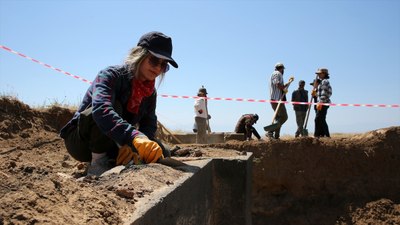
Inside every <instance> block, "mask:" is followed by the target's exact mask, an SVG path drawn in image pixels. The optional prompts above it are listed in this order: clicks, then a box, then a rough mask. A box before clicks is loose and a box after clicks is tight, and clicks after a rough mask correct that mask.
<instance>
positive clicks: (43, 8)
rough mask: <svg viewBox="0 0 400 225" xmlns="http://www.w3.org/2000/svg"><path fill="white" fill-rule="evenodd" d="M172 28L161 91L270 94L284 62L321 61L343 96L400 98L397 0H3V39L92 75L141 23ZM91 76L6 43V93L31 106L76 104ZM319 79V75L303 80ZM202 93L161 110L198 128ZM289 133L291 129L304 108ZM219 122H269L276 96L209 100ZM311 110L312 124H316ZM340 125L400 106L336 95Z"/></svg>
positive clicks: (179, 123)
mask: <svg viewBox="0 0 400 225" xmlns="http://www.w3.org/2000/svg"><path fill="white" fill-rule="evenodd" d="M154 30H157V31H161V32H163V33H165V34H167V35H169V36H171V37H172V40H173V45H174V50H173V57H174V59H175V60H176V61H177V62H178V64H179V68H178V69H174V68H171V69H170V71H169V72H168V73H167V76H166V78H165V79H164V81H163V83H162V84H161V85H160V87H159V88H158V93H159V94H169V95H189V96H195V95H196V93H197V90H198V88H199V87H201V85H204V86H205V87H206V88H207V90H208V93H209V97H232V98H252V99H269V94H268V93H269V87H268V80H269V77H270V75H271V73H272V72H273V69H274V65H275V63H276V62H282V63H284V64H285V66H286V71H285V76H284V78H285V80H286V81H287V80H288V78H289V77H290V76H291V75H293V76H294V77H295V82H294V83H293V84H292V85H291V86H290V88H289V93H291V92H292V91H294V90H295V89H296V88H297V82H298V81H299V80H301V79H302V80H306V81H307V83H309V82H311V81H312V80H313V79H314V77H315V71H316V70H317V68H318V67H327V68H328V69H329V71H330V74H331V79H330V82H331V85H332V88H333V95H332V102H334V103H370V104H399V103H400V1H396V0H376V1H373V0H365V1H355V0H353V1H352V0H348V1H344V0H336V1H334V0H331V1H329V0H328V1H316V0H308V1H306V0H299V1H284V0H282V1H267V0H266V1H254V0H253V1H252V0H249V1H244V0H243V1H228V0H226V1H223V0H215V1H211V0H210V1H194V0H188V1H183V0H182V1H128V0H125V1H121V0H115V1H105V0H99V1H89V0H86V1H85V0H84V1H73V0H68V1H67V0H58V1H50V0H49V1H39V0H26V1H24V0H13V1H9V0H0V45H4V46H7V47H9V48H12V49H13V50H15V51H18V52H21V53H24V54H26V55H28V56H31V57H32V58H35V59H37V60H40V61H42V62H45V63H48V64H50V65H52V66H54V67H57V68H60V69H62V70H64V71H67V72H70V73H72V74H74V75H78V76H81V77H83V78H86V79H88V80H93V78H94V77H95V76H96V74H97V73H98V71H99V70H101V69H103V68H105V67H107V66H109V65H115V64H120V63H122V62H123V60H124V58H125V56H126V55H127V53H128V51H129V49H130V48H132V47H134V46H135V45H136V43H137V40H138V39H139V38H140V36H141V35H142V34H143V33H146V32H149V31H154ZM87 88H88V84H87V83H84V82H82V81H80V80H77V79H73V78H71V77H69V76H66V75H64V74H62V73H58V72H56V71H54V70H50V69H48V68H46V67H44V66H41V65H39V64H36V63H33V62H31V61H29V60H27V59H24V58H22V57H19V56H17V55H15V54H11V53H9V52H7V51H4V50H2V49H0V93H1V94H6V95H7V94H9V95H14V96H17V97H18V98H19V99H20V100H21V101H23V102H24V103H26V104H29V105H31V106H38V105H39V106H41V105H44V104H49V103H53V102H55V101H56V102H59V103H63V104H71V105H78V104H79V103H80V100H81V98H82V97H83V95H84V93H85V91H86V89H87ZM306 89H308V90H309V89H310V86H306ZM193 102H194V100H193V99H171V98H161V97H159V98H158V103H157V104H158V106H157V113H158V116H159V120H160V122H161V123H163V124H164V125H165V126H166V127H167V128H169V129H171V130H182V131H190V130H191V128H192V125H193V121H194V119H193V116H194V113H193ZM286 107H287V110H288V114H289V119H288V121H287V122H286V124H285V125H284V126H283V128H282V133H283V134H291V135H292V134H294V132H295V130H296V122H295V115H294V112H293V109H292V106H291V105H287V106H286ZM209 111H210V114H211V116H212V119H211V121H210V124H211V128H212V130H213V131H216V132H223V131H233V129H234V126H235V124H236V121H237V119H238V118H239V117H240V115H242V114H244V113H257V114H258V115H259V116H260V120H259V122H258V123H257V124H256V126H255V127H256V128H257V129H258V131H259V132H260V133H264V132H263V130H262V127H263V126H265V125H269V124H270V123H271V120H272V116H273V111H272V109H271V107H270V105H269V103H252V102H237V101H209ZM314 117H315V114H314V112H313V111H311V114H310V121H309V124H308V128H309V130H310V132H313V130H314V121H313V119H314ZM327 122H328V124H329V127H330V130H331V132H332V133H334V132H340V133H349V132H365V131H369V130H373V129H378V128H383V127H388V126H399V125H400V109H399V108H370V107H330V109H329V111H328V117H327Z"/></svg>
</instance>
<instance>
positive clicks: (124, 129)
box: [60, 65, 157, 146]
mask: <svg viewBox="0 0 400 225" xmlns="http://www.w3.org/2000/svg"><path fill="white" fill-rule="evenodd" d="M131 80H132V74H131V73H130V72H129V71H128V66H127V65H119V66H110V67H107V68H106V69H104V70H101V71H100V72H99V74H98V75H97V76H96V78H95V80H94V81H93V83H92V84H91V85H90V87H89V88H88V90H87V92H86V94H85V96H84V98H83V100H82V103H81V105H80V106H79V109H78V111H77V112H76V113H75V114H74V116H73V118H72V119H71V120H70V121H69V122H68V123H67V124H66V125H65V126H64V127H63V128H62V129H61V131H60V136H61V137H63V135H64V134H65V132H66V131H67V130H68V129H70V128H71V127H76V126H77V123H78V120H79V116H80V112H82V111H83V110H85V109H87V108H89V107H91V106H92V107H93V109H92V117H93V120H94V121H95V122H96V124H97V125H98V127H99V128H100V130H101V131H102V132H103V133H104V134H106V135H107V136H108V137H110V138H111V139H113V140H114V141H115V142H116V143H118V144H119V145H124V144H128V145H130V146H132V140H133V138H135V137H136V136H137V135H138V134H140V133H143V134H145V135H146V136H147V137H148V138H150V139H154V136H155V132H156V130H157V116H156V113H155V110H156V101H157V93H156V91H154V93H153V94H152V95H151V96H149V97H144V98H143V100H142V102H141V104H140V108H139V113H138V114H132V113H130V112H129V111H127V109H126V106H127V104H128V99H129V97H130V95H131ZM117 103H120V104H121V106H122V109H119V110H118V109H117V108H116V105H117ZM117 110H118V111H121V110H122V113H117ZM137 125H138V128H139V129H137Z"/></svg>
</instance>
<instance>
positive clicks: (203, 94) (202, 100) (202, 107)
mask: <svg viewBox="0 0 400 225" xmlns="http://www.w3.org/2000/svg"><path fill="white" fill-rule="evenodd" d="M207 94H208V93H207V89H206V88H204V86H202V87H201V88H200V89H199V91H198V92H197V96H198V98H196V100H195V102H194V113H195V116H194V119H195V123H196V126H195V127H196V128H197V133H196V143H197V144H207V130H209V129H210V128H209V124H208V120H209V119H211V116H210V114H208V110H207Z"/></svg>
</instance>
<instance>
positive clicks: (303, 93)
mask: <svg viewBox="0 0 400 225" xmlns="http://www.w3.org/2000/svg"><path fill="white" fill-rule="evenodd" d="M305 84H306V82H305V81H304V80H300V81H299V88H298V89H297V90H295V91H293V92H292V102H306V103H307V102H308V91H307V90H305V89H304V85H305ZM293 109H294V111H295V113H296V123H297V130H296V133H295V137H298V136H300V135H301V136H303V126H304V120H305V118H306V114H307V109H308V105H303V104H293Z"/></svg>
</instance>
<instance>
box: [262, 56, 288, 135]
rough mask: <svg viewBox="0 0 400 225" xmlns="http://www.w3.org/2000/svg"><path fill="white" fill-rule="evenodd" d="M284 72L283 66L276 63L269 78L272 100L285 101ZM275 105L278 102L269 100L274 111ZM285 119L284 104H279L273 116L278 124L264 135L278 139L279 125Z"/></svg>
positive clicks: (286, 117) (286, 116)
mask: <svg viewBox="0 0 400 225" xmlns="http://www.w3.org/2000/svg"><path fill="white" fill-rule="evenodd" d="M284 72H285V66H284V65H283V64H282V63H276V64H275V71H274V72H273V73H272V75H271V78H270V99H271V100H272V101H280V100H282V101H286V93H287V87H288V84H285V83H284V81H283V74H284ZM277 106H278V103H276V102H271V107H272V109H273V110H274V111H275V110H276V108H277ZM287 119H288V115H287V112H286V107H285V104H280V106H279V109H278V112H277V115H276V117H275V121H277V123H278V124H279V126H278V127H277V128H276V129H275V130H273V131H268V132H267V134H266V136H267V137H268V138H270V139H279V137H280V131H281V127H282V125H283V124H284V123H285V122H286V120H287Z"/></svg>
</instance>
